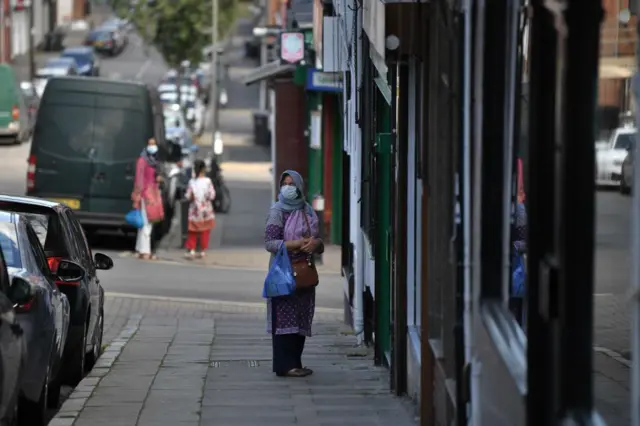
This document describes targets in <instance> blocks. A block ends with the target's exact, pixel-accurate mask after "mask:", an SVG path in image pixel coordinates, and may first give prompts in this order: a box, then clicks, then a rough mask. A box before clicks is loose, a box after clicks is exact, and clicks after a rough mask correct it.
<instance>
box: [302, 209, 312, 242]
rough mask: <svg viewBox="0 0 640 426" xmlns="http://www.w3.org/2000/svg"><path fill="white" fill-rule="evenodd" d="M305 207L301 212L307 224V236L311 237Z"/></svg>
mask: <svg viewBox="0 0 640 426" xmlns="http://www.w3.org/2000/svg"><path fill="white" fill-rule="evenodd" d="M306 210H307V209H306V208H305V209H304V211H303V212H302V215H303V216H304V221H305V222H306V224H307V231H308V234H309V235H308V237H307V238H311V225H309V218H308V217H307V211H306Z"/></svg>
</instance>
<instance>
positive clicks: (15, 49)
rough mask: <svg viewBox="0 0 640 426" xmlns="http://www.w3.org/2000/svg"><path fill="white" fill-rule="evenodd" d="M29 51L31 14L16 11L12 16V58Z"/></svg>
mask: <svg viewBox="0 0 640 426" xmlns="http://www.w3.org/2000/svg"><path fill="white" fill-rule="evenodd" d="M28 50H29V14H28V13H27V12H26V11H24V10H23V11H14V12H12V16H11V57H12V58H13V57H15V56H18V55H23V54H25V53H27V51H28Z"/></svg>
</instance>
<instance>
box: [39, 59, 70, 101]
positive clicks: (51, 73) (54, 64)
mask: <svg viewBox="0 0 640 426" xmlns="http://www.w3.org/2000/svg"><path fill="white" fill-rule="evenodd" d="M72 75H78V64H77V63H76V61H75V59H72V58H51V59H49V60H48V61H47V62H46V63H45V65H44V67H42V68H40V69H39V70H38V71H36V77H35V81H34V85H35V88H36V93H37V94H38V96H40V97H41V98H42V95H43V94H44V89H45V88H46V87H47V84H48V83H49V80H50V79H51V78H52V77H63V76H72Z"/></svg>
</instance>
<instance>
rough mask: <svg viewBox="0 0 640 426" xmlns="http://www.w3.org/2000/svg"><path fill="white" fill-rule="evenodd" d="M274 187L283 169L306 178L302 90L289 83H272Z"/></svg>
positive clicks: (282, 81)
mask: <svg viewBox="0 0 640 426" xmlns="http://www.w3.org/2000/svg"><path fill="white" fill-rule="evenodd" d="M273 85H274V88H275V92H276V102H275V103H276V105H275V111H276V120H275V121H276V122H275V127H276V129H275V132H276V135H275V136H276V137H275V143H276V161H275V163H276V164H275V166H276V170H275V173H274V179H276V186H277V184H278V183H279V182H277V179H280V175H281V174H282V172H284V171H285V170H287V169H291V170H295V171H297V172H298V173H300V174H301V175H302V176H308V174H309V152H308V151H309V147H308V146H307V142H306V139H305V137H304V131H305V122H306V117H305V116H304V113H305V104H304V89H303V88H302V87H301V86H296V85H295V84H293V81H291V80H276V81H274V83H273Z"/></svg>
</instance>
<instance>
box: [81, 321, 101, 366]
mask: <svg viewBox="0 0 640 426" xmlns="http://www.w3.org/2000/svg"><path fill="white" fill-rule="evenodd" d="M96 333H97V334H96V335H95V336H94V337H93V346H92V348H91V352H89V353H88V354H87V360H86V362H85V370H86V371H87V372H89V371H91V369H92V368H93V366H94V365H96V361H98V358H99V357H100V355H101V354H102V336H103V333H104V313H103V312H100V316H99V317H98V329H97V330H96Z"/></svg>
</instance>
